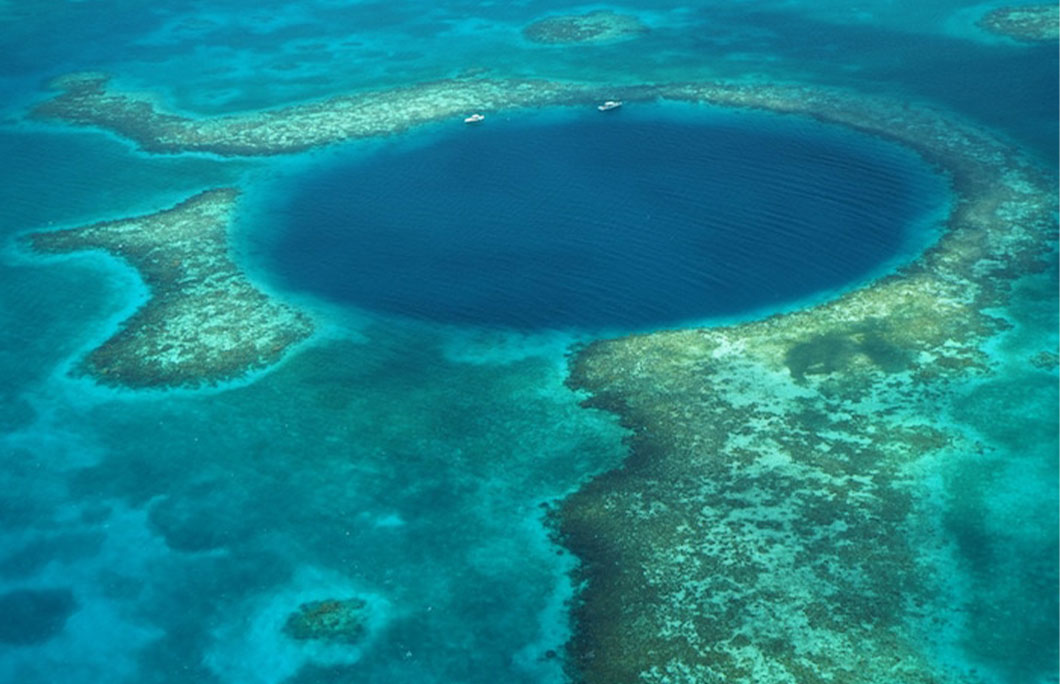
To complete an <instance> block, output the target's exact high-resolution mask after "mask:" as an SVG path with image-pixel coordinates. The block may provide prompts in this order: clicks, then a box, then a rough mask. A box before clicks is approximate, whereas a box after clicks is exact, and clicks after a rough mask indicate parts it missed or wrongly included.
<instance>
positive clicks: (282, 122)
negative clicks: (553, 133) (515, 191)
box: [33, 73, 603, 156]
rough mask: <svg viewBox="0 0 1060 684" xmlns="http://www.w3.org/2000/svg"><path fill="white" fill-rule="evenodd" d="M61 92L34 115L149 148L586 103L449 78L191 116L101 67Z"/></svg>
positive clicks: (311, 142) (322, 136) (311, 135)
mask: <svg viewBox="0 0 1060 684" xmlns="http://www.w3.org/2000/svg"><path fill="white" fill-rule="evenodd" d="M50 86H51V87H52V88H54V89H57V90H60V91H62V92H61V93H60V94H59V95H58V96H57V97H55V98H53V99H51V100H47V101H45V102H42V103H40V104H39V105H37V107H36V108H35V109H34V110H33V116H34V117H37V118H43V119H60V120H63V121H67V122H69V123H72V124H76V125H82V126H98V127H101V128H105V129H108V130H111V131H114V132H115V133H117V134H119V135H122V136H124V137H126V138H129V139H131V140H133V141H135V142H136V143H137V144H139V145H140V146H141V147H142V148H143V149H144V150H147V151H149V152H163V153H174V152H209V153H212V154H217V155H221V156H264V155H275V154H290V153H293V152H300V151H304V150H307V149H310V148H313V147H318V146H322V145H329V144H333V143H338V142H342V141H345V140H352V139H356V138H367V137H375V136H383V135H392V134H396V133H400V132H402V131H404V130H407V129H409V128H411V127H413V126H416V125H419V124H424V123H429V122H432V121H439V120H444V119H453V120H456V121H459V120H462V119H463V118H464V117H465V116H467V115H468V114H469V113H471V112H489V111H494V110H498V109H504V108H511V107H545V106H549V105H560V104H571V103H573V102H585V101H586V100H585V98H586V97H590V98H592V97H601V96H602V95H603V93H595V92H592V93H589V92H587V89H586V88H585V87H584V86H577V85H570V84H564V83H557V82H552V81H542V80H531V79H450V80H444V81H434V82H429V83H419V84H415V85H411V86H405V87H398V88H391V89H386V90H377V91H370V92H363V93H357V94H352V95H341V96H336V97H332V98H329V99H327V100H323V101H320V102H314V103H309V104H298V105H292V106H289V107H282V108H278V109H270V110H265V111H260V112H254V113H247V114H238V115H231V116H220V117H213V118H192V117H188V116H182V115H179V114H174V113H169V112H166V111H164V108H163V107H162V106H161V105H160V104H159V103H158V102H156V101H155V99H154V98H152V97H150V96H147V95H144V94H140V93H122V92H113V91H111V90H109V89H108V87H107V86H108V78H107V76H106V75H103V74H99V73H75V74H68V75H66V76H62V77H59V78H57V79H55V80H53V81H52V82H51V83H50Z"/></svg>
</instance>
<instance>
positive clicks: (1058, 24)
mask: <svg viewBox="0 0 1060 684" xmlns="http://www.w3.org/2000/svg"><path fill="white" fill-rule="evenodd" d="M979 25H980V26H982V27H983V28H985V29H986V30H987V31H990V32H992V33H996V34H998V35H1002V36H1008V37H1009V38H1015V39H1016V40H1025V41H1034V42H1046V41H1055V40H1060V5H1056V4H1055V3H1054V4H1052V5H1017V6H1014V7H999V8H998V9H995V10H991V11H990V12H988V13H987V14H986V16H984V17H983V18H982V19H980V20H979Z"/></svg>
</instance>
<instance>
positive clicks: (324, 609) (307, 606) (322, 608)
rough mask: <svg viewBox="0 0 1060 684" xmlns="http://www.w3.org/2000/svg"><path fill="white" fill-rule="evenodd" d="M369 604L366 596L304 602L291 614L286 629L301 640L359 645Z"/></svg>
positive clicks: (364, 629) (285, 624) (286, 632)
mask: <svg viewBox="0 0 1060 684" xmlns="http://www.w3.org/2000/svg"><path fill="white" fill-rule="evenodd" d="M367 606H368V604H367V603H366V602H365V600H364V599H360V598H350V599H326V600H324V601H310V602H308V603H303V604H302V605H300V606H299V607H298V610H296V611H295V612H293V613H291V615H290V616H288V618H287V622H285V623H284V626H283V631H284V633H285V634H287V635H288V636H289V637H291V638H292V639H296V640H298V641H308V640H318V641H326V642H331V643H343V644H356V643H358V642H360V641H361V640H362V639H363V638H364V635H365V632H366V626H365V617H366V609H367Z"/></svg>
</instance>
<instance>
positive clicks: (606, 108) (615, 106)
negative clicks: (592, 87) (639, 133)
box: [596, 100, 622, 112]
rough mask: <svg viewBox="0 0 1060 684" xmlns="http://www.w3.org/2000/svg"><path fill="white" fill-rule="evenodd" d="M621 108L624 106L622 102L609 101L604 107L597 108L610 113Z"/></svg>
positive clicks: (598, 106)
mask: <svg viewBox="0 0 1060 684" xmlns="http://www.w3.org/2000/svg"><path fill="white" fill-rule="evenodd" d="M621 106H622V100H608V101H607V102H605V103H603V104H602V105H597V106H596V108H597V109H599V110H600V111H601V112H608V111H611V110H612V109H618V108H619V107H621Z"/></svg>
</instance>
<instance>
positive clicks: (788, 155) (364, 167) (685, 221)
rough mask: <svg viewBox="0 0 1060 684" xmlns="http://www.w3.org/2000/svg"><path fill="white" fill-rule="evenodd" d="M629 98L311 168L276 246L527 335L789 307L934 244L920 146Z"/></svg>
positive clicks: (433, 315)
mask: <svg viewBox="0 0 1060 684" xmlns="http://www.w3.org/2000/svg"><path fill="white" fill-rule="evenodd" d="M633 109H634V108H633V107H630V106H627V107H626V108H625V109H623V110H617V111H615V112H611V113H607V114H599V115H597V114H598V113H596V112H595V111H594V112H592V113H586V114H584V115H578V116H570V115H565V116H559V117H553V118H548V117H543V116H537V117H528V119H527V120H520V117H519V116H517V115H513V116H511V117H510V118H509V119H505V118H503V117H501V116H493V117H487V119H486V121H484V122H482V123H481V124H479V125H476V126H465V125H463V124H460V123H459V122H456V123H454V124H453V125H452V126H449V127H441V128H440V129H438V130H434V131H432V132H430V133H428V134H421V135H422V136H424V137H421V138H420V139H419V140H418V141H417V143H416V144H412V145H406V144H396V145H394V146H393V147H390V148H385V149H383V150H382V151H377V152H374V153H371V154H360V155H357V156H356V158H345V159H343V160H341V161H338V162H333V163H329V164H326V165H325V166H323V167H318V168H316V169H315V170H313V171H312V172H310V173H309V174H308V175H304V176H302V177H301V178H300V179H299V180H298V181H297V182H295V183H294V184H293V185H294V189H293V191H292V192H291V194H290V195H289V196H288V197H287V198H286V200H285V201H284V203H283V205H282V207H281V208H280V211H279V212H278V221H279V222H280V223H279V229H278V230H276V231H275V232H273V233H272V234H271V236H270V237H268V238H267V242H268V244H267V245H265V248H266V254H267V261H268V262H269V267H270V269H271V270H272V271H273V272H274V274H275V275H277V276H278V277H279V280H280V281H281V282H282V283H283V284H284V285H285V286H286V287H289V288H293V289H295V290H301V291H307V292H310V293H312V294H314V295H317V296H320V297H323V298H325V299H328V300H331V301H337V302H340V303H344V304H349V305H353V306H355V307H358V308H362V309H368V310H372V311H375V312H382V313H388V314H397V315H401V316H407V317H412V318H417V319H426V320H430V321H437V322H443V323H451V324H462V325H480V326H499V327H506V328H514V329H520V330H535V329H569V328H575V329H587V330H616V329H620V330H644V329H652V328H658V327H661V326H667V325H676V324H681V323H684V322H690V321H698V320H704V319H710V318H717V317H734V316H741V315H746V314H749V313H752V312H755V313H757V312H768V311H770V310H777V309H779V308H783V307H785V306H787V305H790V304H791V303H793V302H798V301H801V300H804V299H806V298H813V297H819V296H822V295H826V294H827V293H830V292H832V291H836V290H841V289H843V288H844V287H848V286H850V285H851V284H854V283H859V282H862V281H864V280H865V279H867V278H869V277H871V276H874V275H879V274H880V273H881V272H882V271H883V270H886V268H889V267H891V266H892V265H894V264H896V263H899V262H901V261H902V260H903V259H905V260H908V258H911V255H913V254H914V253H915V252H916V251H917V250H918V249H921V248H922V247H923V246H924V245H925V244H926V242H927V237H926V236H927V234H928V233H929V232H930V230H929V229H928V226H930V225H931V224H932V222H933V220H934V219H937V217H938V216H939V213H940V210H941V209H942V208H943V207H944V206H945V202H946V197H947V192H946V187H945V183H944V182H943V180H942V178H941V177H940V176H939V175H938V174H936V173H935V172H934V171H933V170H932V169H931V168H930V167H928V166H927V165H926V164H925V163H924V162H922V161H921V160H920V159H919V158H917V157H916V156H915V155H914V154H913V153H912V152H911V151H909V150H907V149H905V148H901V147H899V146H897V145H895V144H892V143H888V142H884V141H882V140H878V139H875V138H873V137H870V136H868V135H864V134H860V133H856V132H854V131H849V130H845V129H841V128H839V127H835V126H827V125H824V124H820V123H816V122H812V121H808V120H803V119H800V118H797V117H790V116H789V117H785V116H779V115H773V114H767V113H749V112H725V111H721V112H719V111H716V110H711V109H707V108H699V109H698V110H688V109H682V108H674V109H673V110H671V109H668V108H665V107H659V106H645V107H643V108H642V109H640V110H639V111H630V110H633Z"/></svg>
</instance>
